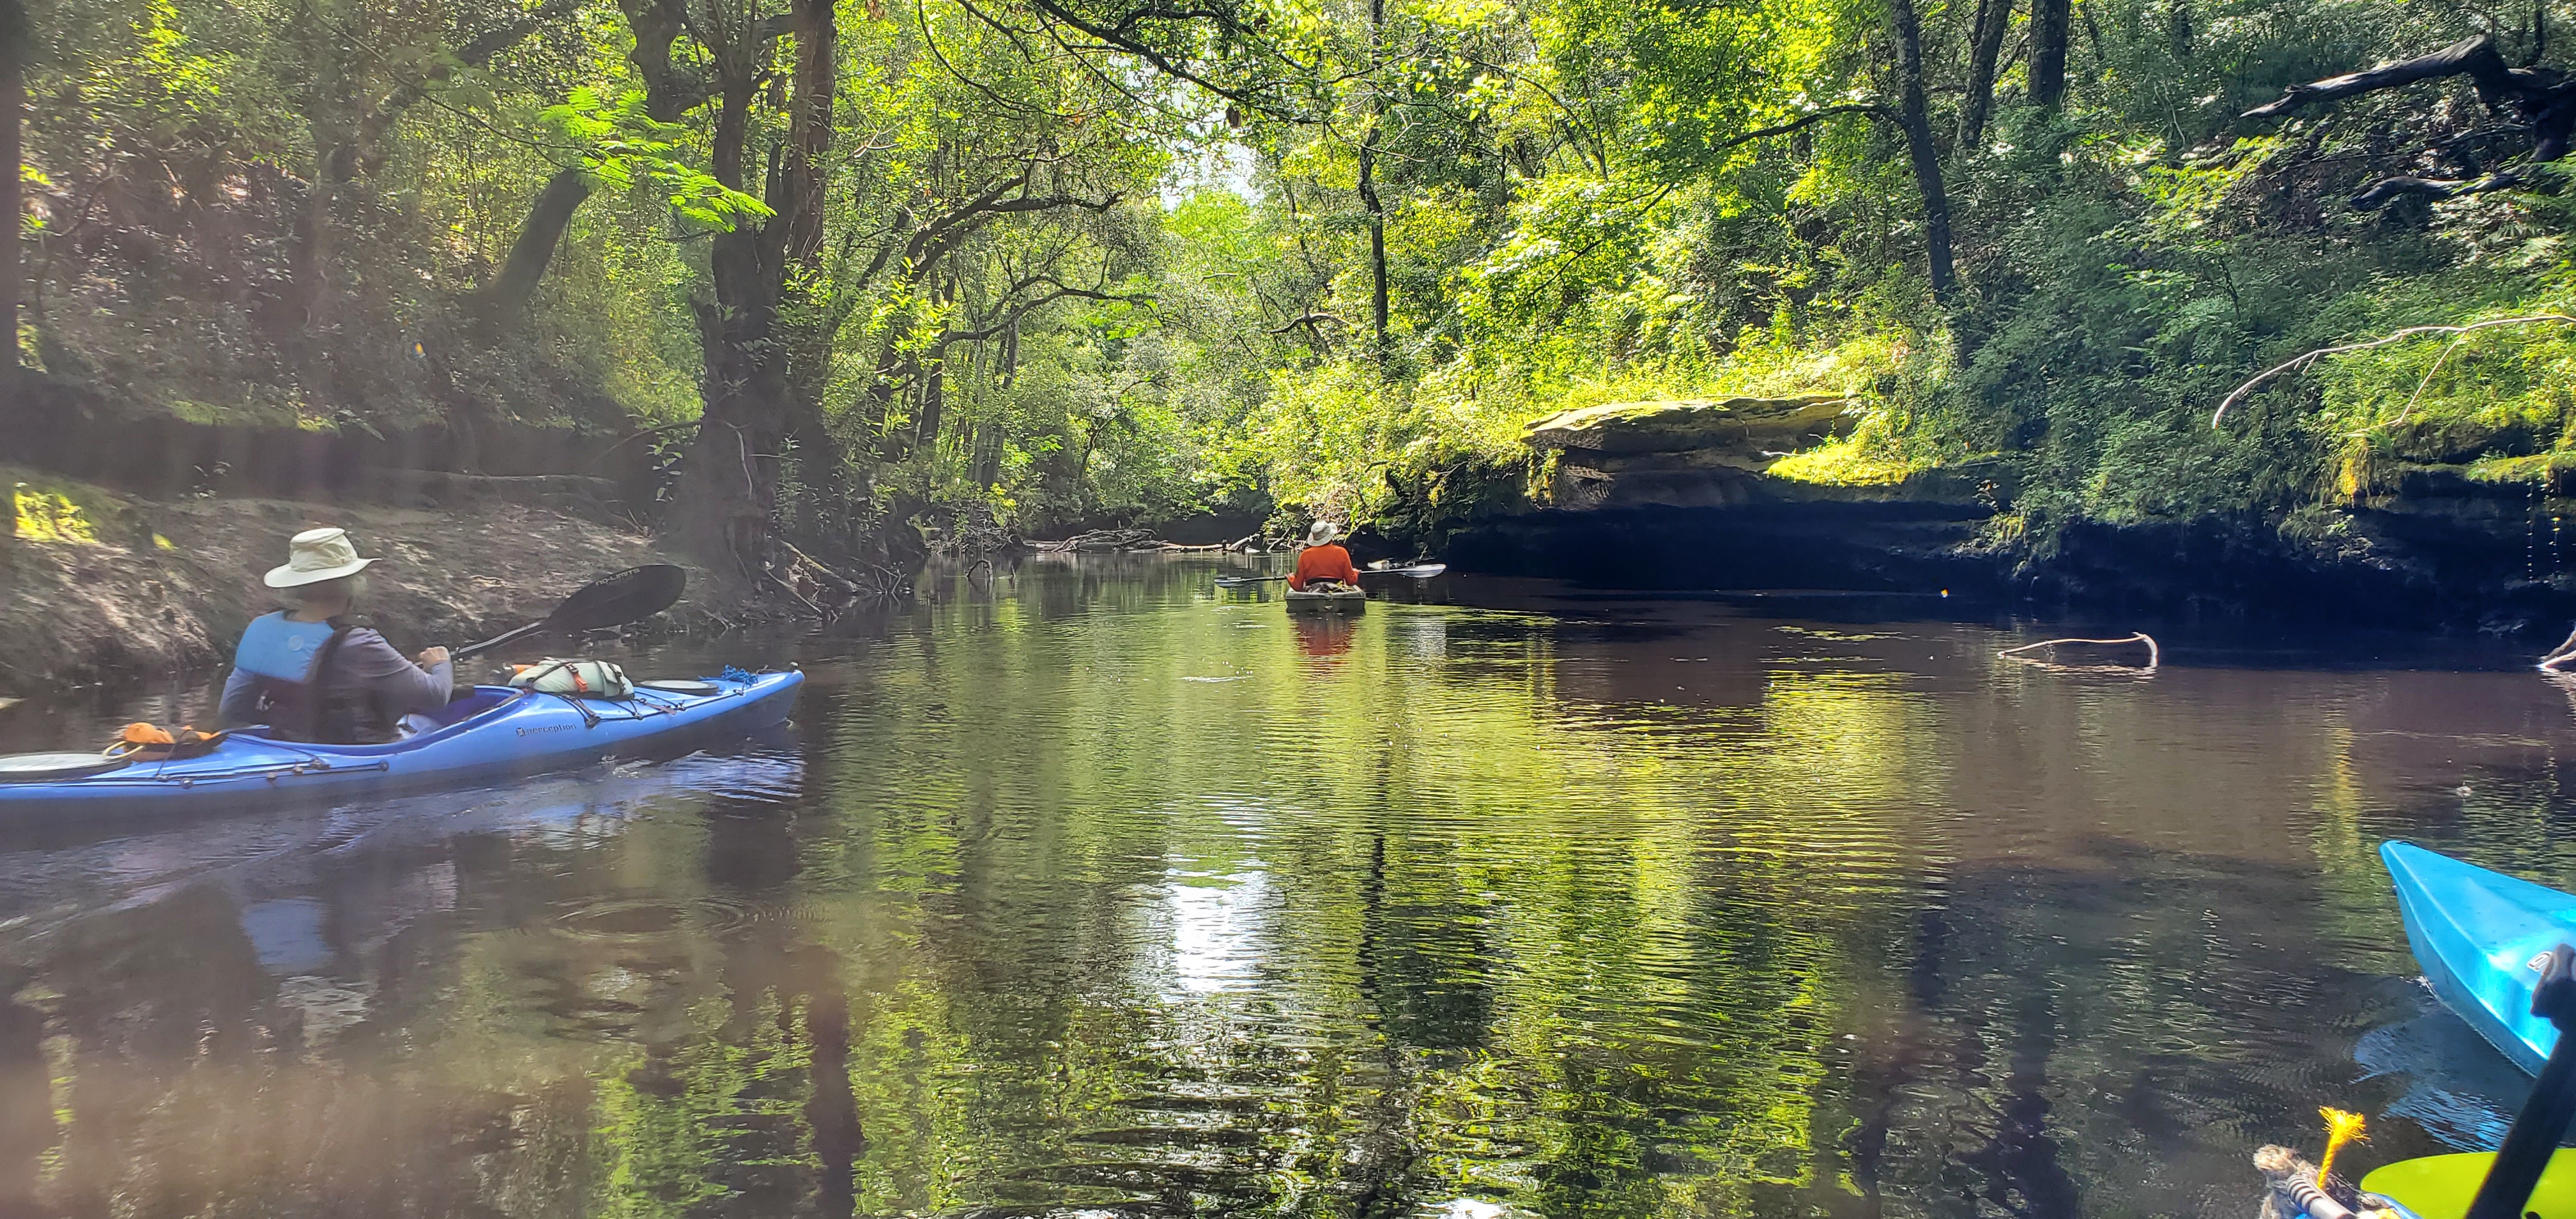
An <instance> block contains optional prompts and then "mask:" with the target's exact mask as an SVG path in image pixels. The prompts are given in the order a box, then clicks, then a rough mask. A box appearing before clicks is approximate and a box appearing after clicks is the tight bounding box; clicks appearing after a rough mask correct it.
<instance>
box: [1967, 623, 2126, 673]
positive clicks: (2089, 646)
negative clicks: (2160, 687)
mask: <svg viewBox="0 0 2576 1219" xmlns="http://www.w3.org/2000/svg"><path fill="white" fill-rule="evenodd" d="M1996 655H1999V656H2002V657H2005V658H2006V659H2009V660H2022V661H2031V662H2035V663H2038V664H2049V665H2061V666H2064V667H2067V668H2075V669H2153V668H2155V667H2156V666H2157V665H2158V664H2161V663H2162V662H2163V660H2164V651H2163V649H2161V648H2159V647H2157V646H2156V641H2155V638H2154V637H2153V636H2151V635H2149V634H2147V633H2146V632H2144V631H2139V632H2137V633H2135V634H2131V635H2126V636H2123V637H2121V638H2118V639H2043V640H2041V641H2039V642H2038V643H2026V644H2023V645H2021V646H2020V647H2017V648H2005V649H2004V650H2003V651H2001V652H1998V653H1996Z"/></svg>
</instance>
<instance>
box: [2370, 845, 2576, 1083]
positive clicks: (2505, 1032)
mask: <svg viewBox="0 0 2576 1219" xmlns="http://www.w3.org/2000/svg"><path fill="white" fill-rule="evenodd" d="M2379 857H2380V859H2382V860H2383V861H2385V862H2386V863H2387V865H2388V875H2389V877H2390V879H2392V880H2394V881H2395V882H2396V884H2397V907H2398V910H2399V912H2400V913H2401V914H2403V915H2404V916H2405V919H2406V942H2407V944H2408V945H2409V946H2410V947H2412V948H2413V949H2414V950H2415V963H2416V964H2417V965H2418V966H2419V967H2421V968H2422V969H2423V971H2424V980H2425V981H2427V982H2430V983H2431V984H2432V986H2433V993H2434V994H2435V995H2437V996H2439V997H2440V998H2441V1000H2442V1002H2443V1004H2444V1005H2446V1006H2448V1007H2449V1008H2450V1009H2451V1010H2452V1011H2454V1012H2457V1013H2459V1015H2460V1018H2461V1019H2463V1020H2466V1021H2468V1022H2469V1025H2470V1027H2472V1028H2475V1029H2476V1030H2477V1031H2478V1033H2479V1035H2481V1036H2483V1037H2485V1038H2486V1039H2487V1041H2488V1042H2489V1043H2491V1044H2493V1045H2494V1046H2495V1048H2497V1049H2498V1050H2501V1051H2503V1052H2504V1055H2505V1057H2507V1058H2510V1059H2512V1060H2513V1061H2514V1064H2515V1065H2516V1066H2519V1067H2521V1068H2522V1069H2523V1070H2524V1071H2526V1072H2529V1073H2531V1074H2535V1075H2537V1074H2539V1072H2540V1064H2541V1063H2542V1062H2544V1061H2546V1060H2547V1059H2548V1057H2549V1051H2550V1049H2551V1048H2552V1047H2554V1046H2556V1045H2557V1044H2558V1030H2557V1029H2555V1028H2553V1027H2551V1026H2550V1023H2549V1021H2547V1020H2546V1019H2543V1018H2541V1017H2539V1016H2534V1015H2532V1014H2531V994H2532V990H2533V988H2534V986H2535V985H2536V984H2538V982H2539V981H2540V971H2539V970H2538V969H2537V968H2535V967H2534V964H2533V963H2534V962H2535V961H2539V960H2542V959H2543V958H2545V957H2546V956H2547V955H2548V953H2549V950H2550V949H2552V948H2555V947H2557V946H2558V945H2559V944H2561V943H2576V895H2570V894H2567V893H2562V892H2560V891H2558V890H2556V889H2552V888H2549V887H2547V886H2545V885H2536V884H2533V883H2532V882H2530V881H2527V880H2517V879H2515V878H2513V877H2511V876H2507V875H2505V874H2503V873H2501V872H2490V871H2488V870H2487V869H2485V868H2481V867H2478V866H2476V865H2474V864H2466V863H2462V862H2460V861H2459V860H2456V859H2453V858H2451V857H2449V856H2447V855H2442V854H2438V853H2435V852H2432V851H2427V850H2425V849H2424V848H2422V847H2419V846H2415V845H2413V844H2410V843H2404V842H2396V841H2390V842H2386V843H2382V844H2381V845H2380V848H2379Z"/></svg>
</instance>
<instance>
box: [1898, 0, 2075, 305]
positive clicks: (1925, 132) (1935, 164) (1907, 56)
mask: <svg viewBox="0 0 2576 1219" xmlns="http://www.w3.org/2000/svg"><path fill="white" fill-rule="evenodd" d="M2036 2H2037V3H2041V4H2046V3H2048V2H2049V0H2036ZM1895 3H1896V51H1897V74H1898V76H1899V77H1900V78H1902V85H1903V90H1904V99H1903V104H1902V105H1901V106H1900V107H1899V109H1898V112H1897V122H1898V124H1899V125H1900V126H1902V127H1903V128H1904V129H1905V151H1906V155H1907V156H1908V158H1910V159H1911V160H1912V161H1913V162H1914V184H1915V186H1916V188H1917V189H1919V190H1920V191H1922V193H1923V247H1924V254H1925V255H1926V256H1927V259H1928V261H1929V262H1930V264H1931V275H1932V297H1933V299H1935V300H1938V301H1940V302H1942V303H1944V304H1947V303H1949V300H1950V297H1951V294H1952V291H1953V282H1952V281H1953V280H1954V278H1955V276H1956V271H1955V269H1954V268H1953V267H1952V265H1951V255H1950V192H1949V191H1948V190H1947V189H1946V188H1944V187H1943V186H1942V184H1941V154H1940V151H1939V150H1938V149H1937V148H1935V147H1934V146H1933V143H1932V117H1931V107H1930V105H1929V104H1928V103H1927V102H1926V101H1925V100H1924V88H1923V26H1922V23H1921V22H1919V21H1917V20H1916V19H1915V15H1914V0H1895Z"/></svg>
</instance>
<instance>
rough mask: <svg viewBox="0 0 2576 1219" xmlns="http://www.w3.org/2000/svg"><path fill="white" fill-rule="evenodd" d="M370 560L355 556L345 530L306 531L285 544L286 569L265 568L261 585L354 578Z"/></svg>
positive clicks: (288, 586) (371, 561)
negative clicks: (264, 576) (266, 569)
mask: <svg viewBox="0 0 2576 1219" xmlns="http://www.w3.org/2000/svg"><path fill="white" fill-rule="evenodd" d="M373 562H375V560H374V559H361V558H359V557H358V548H357V546H355V545H354V544H352V543H351V542H350V541H349V531H348V530H346V529H329V528H324V529H307V530H305V531H304V532H302V533H299V534H296V535H295V537H294V538H293V539H292V540H290V541H288V542H287V543H286V566H284V567H272V568H269V569H268V575H267V577H266V578H265V579H264V580H263V581H262V583H265V584H267V585H268V586H269V587H270V588H294V587H297V586H299V585H304V584H319V583H321V582H322V581H324V580H337V579H339V578H340V577H342V576H354V575H356V574H358V573H359V572H362V571H365V570H366V569H367V564H369V563H373Z"/></svg>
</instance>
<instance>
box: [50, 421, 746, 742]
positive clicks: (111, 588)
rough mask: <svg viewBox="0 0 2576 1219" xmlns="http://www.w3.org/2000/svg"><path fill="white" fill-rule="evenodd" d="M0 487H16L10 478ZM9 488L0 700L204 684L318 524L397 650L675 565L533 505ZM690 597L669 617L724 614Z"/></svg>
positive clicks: (543, 609) (532, 612)
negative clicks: (619, 572)
mask: <svg viewBox="0 0 2576 1219" xmlns="http://www.w3.org/2000/svg"><path fill="white" fill-rule="evenodd" d="M0 481H11V476H10V475H9V473H8V471H7V470H6V469H5V468H0ZM18 487H19V494H20V496H21V497H23V498H26V499H27V501H28V505H29V506H27V507H25V508H22V509H21V513H20V515H21V517H22V519H24V520H27V521H33V522H37V523H36V524H33V525H22V526H21V532H22V533H25V534H28V535H30V536H22V537H20V538H17V539H14V541H13V542H12V543H10V544H0V694H10V695H22V696H23V695H27V694H31V693H37V692H41V691H45V690H49V689H54V688H57V687H61V686H65V685H77V684H93V683H98V682H103V681H110V680H113V681H116V682H118V683H120V684H122V685H124V686H126V687H128V688H134V689H144V688H152V687H157V686H163V685H167V684H169V683H171V682H173V681H178V680H181V679H184V678H186V677H189V676H192V675H198V674H202V673H204V672H206V671H208V670H210V669H211V668H212V667H213V666H215V665H216V664H218V663H220V662H221V661H222V660H224V659H225V658H227V657H228V656H229V654H230V651H231V647H232V644H233V641H234V640H235V639H237V638H238V637H239V636H240V634H241V629H242V627H243V625H244V624H246V623H248V622H249V621H250V619H251V618H253V617H255V616H257V615H259V614H262V613H266V612H268V611H269V610H270V609H272V608H274V603H273V602H272V601H271V600H270V599H269V595H268V593H267V591H266V590H265V589H263V588H262V587H261V585H260V582H259V581H260V575H261V573H263V572H265V571H267V570H268V569H269V568H271V567H274V566H276V565H277V564H279V563H281V562H284V561H285V554H286V539H287V538H289V537H291V536H293V535H294V534H295V533H297V532H298V531H300V530H304V529H308V528H312V527H314V526H317V525H337V526H341V527H344V528H346V529H348V530H349V531H350V533H351V535H352V536H353V537H354V538H355V539H356V541H357V544H358V547H359V549H360V551H361V552H362V553H365V554H368V555H373V556H378V557H379V558H380V560H381V561H380V562H379V563H378V564H377V565H376V567H375V568H374V570H373V571H372V572H371V573H370V575H369V591H368V596H367V599H366V602H365V604H363V605H362V606H361V607H360V615H361V617H363V618H365V619H367V620H368V621H369V623H370V624H371V625H373V626H375V627H377V629H379V630H382V631H384V632H385V634H386V636H387V637H388V638H390V639H392V640H393V641H394V642H395V644H396V646H398V647H403V648H406V649H417V648H421V647H425V646H428V645H429V644H432V643H445V644H451V645H453V644H461V643H465V642H469V641H471V640H474V639H477V638H482V637H485V636H488V635H491V634H495V633H498V632H499V631H502V630H506V629H509V628H511V627H515V626H521V625H524V624H526V623H529V622H533V621H536V620H538V619H540V618H543V617H545V615H546V613H547V612H548V611H550V610H551V609H553V608H554V606H555V604H556V603H557V602H558V601H561V600H562V599H563V598H564V597H565V596H566V595H567V594H569V593H570V592H572V590H573V589H575V588H578V587H580V586H581V584H582V583H583V582H584V581H586V580H588V579H590V578H592V577H594V576H597V575H602V574H605V573H607V572H610V571H614V570H616V569H619V568H623V567H631V566H634V565H636V564H639V563H668V562H679V561H680V560H678V559H677V558H675V557H674V556H672V555H671V554H670V553H669V552H668V551H667V550H666V549H665V548H664V547H662V546H661V545H660V544H659V543H658V542H657V541H656V540H655V539H654V538H652V537H651V536H650V535H648V534H646V533H644V532H643V531H641V530H638V529H634V528H631V527H624V526H619V525H615V524H611V523H608V522H607V521H605V520H603V519H599V518H597V517H595V516H593V515H586V514H582V513H576V512H572V511H567V510H564V509H560V508H550V507H545V506H539V505H520V504H506V503H487V504H481V505H470V506H455V507H447V508H440V509H437V510H435V511H432V510H426V509H409V508H390V507H384V506H380V505H340V504H321V503H308V502H301V501H289V500H257V499H228V498H202V499H179V500H147V499H139V498H135V497H130V496H123V495H117V494H114V493H110V492H107V491H104V490H101V489H98V488H95V487H89V486H86V485H82V484H70V483H64V482H61V481H60V480H46V479H41V478H36V479H33V480H31V481H27V482H20V483H19V484H18ZM692 584H693V586H696V587H698V588H699V589H701V590H702V589H703V582H702V581H696V580H693V581H692ZM698 595H699V597H700V598H701V599H700V600H696V601H691V600H684V601H683V602H682V603H681V605H680V606H679V607H678V608H676V609H675V610H674V611H673V613H672V617H671V618H670V619H669V621H670V622H673V623H687V622H691V621H696V620H702V619H703V618H704V617H705V615H706V614H707V612H708V611H709V610H710V609H711V608H721V607H711V606H709V605H708V604H706V603H705V602H704V600H703V597H704V596H705V594H704V592H703V591H700V592H699V594H698Z"/></svg>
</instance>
